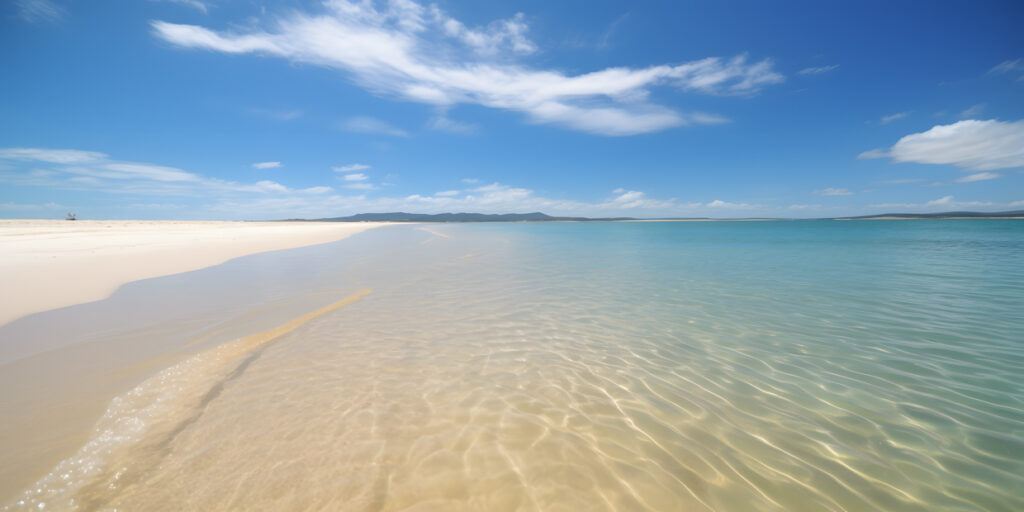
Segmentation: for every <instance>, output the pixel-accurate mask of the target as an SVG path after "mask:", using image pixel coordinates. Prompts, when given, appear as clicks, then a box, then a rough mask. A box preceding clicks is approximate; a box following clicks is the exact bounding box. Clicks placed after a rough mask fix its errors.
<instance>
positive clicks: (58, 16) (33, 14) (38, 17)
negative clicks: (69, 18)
mask: <svg viewBox="0 0 1024 512" xmlns="http://www.w3.org/2000/svg"><path fill="white" fill-rule="evenodd" d="M14 5H15V6H16V7H17V8H18V15H19V16H21V19H23V20H25V21H27V22H29V23H56V22H58V21H60V20H62V19H64V16H66V14H67V13H66V11H65V10H64V8H63V7H61V6H59V5H57V4H55V3H53V2H51V1H50V0H15V2H14Z"/></svg>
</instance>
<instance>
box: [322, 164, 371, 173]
mask: <svg viewBox="0 0 1024 512" xmlns="http://www.w3.org/2000/svg"><path fill="white" fill-rule="evenodd" d="M369 168H370V166H369V165H363V164H348V165H341V166H338V167H331V169H334V172H352V171H362V170H364V169H369Z"/></svg>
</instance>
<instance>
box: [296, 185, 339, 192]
mask: <svg viewBox="0 0 1024 512" xmlns="http://www.w3.org/2000/svg"><path fill="white" fill-rule="evenodd" d="M299 192H303V193H306V194H327V193H330V192H334V189H333V188H331V187H327V186H317V187H309V188H304V189H301V190H299Z"/></svg>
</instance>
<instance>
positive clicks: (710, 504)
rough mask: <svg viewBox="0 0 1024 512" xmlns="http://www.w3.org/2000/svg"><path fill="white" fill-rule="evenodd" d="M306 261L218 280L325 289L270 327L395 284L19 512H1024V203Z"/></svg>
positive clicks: (449, 231) (177, 392)
mask: <svg viewBox="0 0 1024 512" xmlns="http://www.w3.org/2000/svg"><path fill="white" fill-rule="evenodd" d="M304 251H305V252H299V253H296V252H293V251H287V252H285V253H280V254H278V255H276V256H275V255H262V256H261V257H260V258H257V259H252V260H247V261H240V262H233V263H234V265H236V267H231V265H232V263H229V264H228V265H226V266H225V267H226V268H220V269H209V270H208V271H204V272H207V273H208V274H207V275H208V276H216V275H221V276H223V275H224V274H225V273H229V272H232V268H234V269H235V270H234V272H237V273H238V275H239V276H242V275H245V276H248V281H249V285H248V286H254V285H253V284H252V283H253V282H260V281H261V280H265V282H266V283H273V286H269V285H267V286H264V287H263V289H268V290H272V293H271V295H270V296H273V297H275V298H276V299H277V300H279V301H281V303H284V304H290V305H292V306H290V309H289V311H292V310H295V309H296V308H298V307H299V306H301V307H302V308H305V309H303V310H302V311H299V312H298V313H294V312H293V313H290V314H289V315H288V317H287V318H280V315H277V316H275V315H273V314H270V313H267V312H266V310H265V309H264V310H261V311H264V313H263V314H260V315H255V318H256V319H259V320H260V321H259V322H256V323H257V324H259V325H262V327H260V328H261V329H269V328H270V327H273V326H274V325H278V324H283V323H285V322H287V321H288V320H290V319H291V318H293V317H298V316H299V315H300V314H302V313H307V312H308V311H313V310H316V309H318V308H320V307H323V306H325V305H327V304H330V303H334V302H335V301H337V300H340V299H343V298H345V297H350V296H352V295H353V294H354V293H356V292H358V291H359V290H364V289H372V292H370V293H369V294H367V295H364V296H361V297H360V298H358V300H355V301H354V302H352V303H351V304H349V305H347V306H345V307H343V308H341V309H337V310H335V311H331V312H327V313H324V314H322V315H320V316H318V317H316V318H311V319H309V320H308V321H307V322H305V323H303V324H302V325H297V326H294V330H292V331H290V332H288V333H284V334H282V335H280V336H278V337H272V336H268V337H266V338H265V339H263V341H261V342H259V343H247V342H246V339H249V338H243V339H242V340H240V341H227V342H224V343H221V342H219V341H218V342H216V343H212V342H210V343H208V344H207V345H202V344H200V348H199V349H197V350H196V351H194V353H190V354H189V355H188V356H187V357H186V356H182V358H181V361H180V362H178V363H176V364H175V365H174V366H172V367H170V368H168V369H167V370H164V371H162V372H159V373H155V374H154V375H153V376H152V377H150V378H148V379H146V380H144V381H142V382H141V383H139V384H138V385H137V386H136V387H134V388H133V389H132V390H131V391H128V392H125V393H122V394H121V395H120V396H118V397H117V398H116V399H114V401H113V402H111V403H110V404H109V405H108V407H107V411H106V413H105V415H103V417H102V418H100V419H99V421H98V423H97V425H96V427H95V430H94V431H93V433H92V434H90V435H89V437H88V441H87V443H86V444H85V446H84V447H83V448H81V449H80V450H79V451H78V452H77V454H75V455H73V456H71V457H70V458H68V459H67V460H65V461H64V462H63V463H61V465H59V466H58V467H57V468H56V470H54V471H53V472H52V473H50V474H49V475H48V476H46V477H43V478H42V480H40V482H39V483H37V484H36V485H34V486H32V489H31V490H30V491H27V492H25V493H22V494H20V495H19V496H16V497H15V498H14V499H13V500H12V506H11V508H12V509H20V508H21V507H22V506H24V507H26V508H27V507H32V508H38V505H39V503H45V504H46V509H47V510H51V509H56V510H63V509H72V510H73V509H81V510H113V509H118V510H181V509H191V510H224V509H233V510H462V509H466V510H644V509H649V510H744V511H746V510H865V511H867V510H922V511H925V510H1008V511H1009V510H1021V509H1024V498H1022V497H1021V495H1020V492H1019V490H1020V489H1024V477H1022V476H1021V475H1024V389H1022V388H1024V377H1022V375H1024V337H1022V336H1021V333H1022V332H1024V316H1022V315H1021V314H1020V311H1022V310H1024V263H1021V262H1022V261H1024V222H1021V221H1015V220H1006V221H1003V220H962V221H961V220H949V221H871V222H837V221H796V222H736V223H731V222H730V223H726V222H714V223H551V224H535V223H531V224H495V225H490V224H485V225H443V226H434V225H431V226H426V227H423V226H406V227H395V228H386V229H378V230H372V231H370V232H366V233H363V234H361V235H358V236H356V237H353V238H351V239H349V240H345V241H342V242H339V243H337V244H329V245H325V246H320V247H319V248H310V249H306V250H304ZM288 254H290V256H289V255H288ZM243 260H245V259H244V258H243ZM288 261H290V262H293V263H292V264H294V262H296V261H302V262H305V264H304V265H295V266H294V268H290V269H289V270H288V271H287V272H284V271H280V270H267V271H265V272H260V273H258V275H259V276H262V277H254V276H253V274H252V273H251V270H252V268H263V269H268V268H272V269H277V268H278V266H277V265H275V262H278V263H280V265H281V266H287V265H285V262H288ZM254 262H258V263H259V266H258V267H256V266H255V265H256V263H254ZM246 268H248V269H249V273H246V272H245V269H246ZM283 275H287V276H291V277H293V279H283V278H282V279H279V278H277V277H274V276H283ZM201 277H202V275H200V276H199V277H198V278H201ZM198 278H197V277H193V279H198ZM179 279H188V278H187V277H181V278H179ZM203 280H207V281H208V280H209V279H206V278H203ZM185 282H187V281H180V282H179V281H174V280H173V279H172V280H170V281H167V282H163V283H160V282H155V283H142V284H140V287H139V289H138V290H136V293H142V294H145V293H150V294H152V293H155V291H157V290H160V289H163V288H161V287H167V286H172V287H174V286H177V287H179V288H181V289H185V290H196V289H203V288H202V286H203V285H201V284H198V283H193V284H194V286H192V287H188V286H185V287H181V284H182V283H185ZM174 283H178V284H177V285H175V284H174ZM207 286H219V285H207ZM250 295H251V294H250ZM225 297H226V298H227V297H231V295H230V294H227V295H225ZM257 299H258V298H250V299H248V300H246V301H243V300H241V299H237V298H232V299H230V300H220V299H218V300H220V302H218V301H213V302H214V303H216V304H221V305H220V306H217V307H222V308H227V307H228V306H226V305H224V304H227V303H231V304H236V305H237V304H241V303H245V304H246V305H245V307H238V309H237V310H236V309H232V310H231V311H232V312H233V313H234V316H229V317H228V318H231V320H225V319H224V318H220V319H219V320H218V322H219V327H220V328H222V329H224V330H226V332H229V333H233V332H239V333H240V334H241V333H242V332H243V331H244V330H245V326H246V325H249V324H250V322H251V321H252V320H254V315H253V314H252V313H251V311H254V310H255V308H257V307H258V305H259V304H265V303H266V300H264V299H259V300H257ZM111 300H115V301H116V300H119V299H118V297H117V296H115V297H113V298H112V299H111ZM120 300H124V299H120ZM186 302H188V301H186ZM297 305H299V306H297ZM96 307H99V306H96ZM236 307H237V306H236ZM168 308H169V310H174V307H172V306H168ZM181 308H183V309H180V310H179V311H181V312H182V314H183V315H185V316H186V317H188V318H196V317H201V318H206V317H205V316H202V315H199V314H198V313H196V312H190V311H191V310H189V309H188V308H187V307H184V306H181ZM211 308H214V304H211V305H210V306H209V307H207V308H205V309H204V311H209V310H210V309H211ZM72 309H73V308H72ZM214 309H216V308H214ZM286 309H287V308H286ZM247 312H250V313H247ZM207 321H208V320H207ZM142 323H143V324H144V323H145V322H142ZM199 323H200V324H202V322H201V321H199ZM264 324H265V325H264ZM200 331H201V329H196V330H194V331H187V332H185V333H182V334H179V335H178V336H177V337H176V338H175V339H176V340H177V341H168V344H173V343H185V344H188V343H190V342H191V341H190V339H191V338H188V336H186V334H188V333H191V334H190V336H193V337H199V336H200V334H199V332H200ZM133 332H135V333H139V332H141V333H143V334H142V335H141V337H140V339H142V338H145V333H146V332H147V328H146V327H145V325H143V326H140V327H137V328H136V330H135V331H133ZM203 332H205V331H203ZM244 334H251V332H245V333H244ZM187 338H188V339H187ZM192 341H194V340H192ZM250 341H251V339H250ZM167 346H170V345H167ZM167 346H165V347H164V349H167ZM154 350H155V349H154ZM133 385H134V384H133ZM19 501H24V504H23V505H19V504H18V502H19Z"/></svg>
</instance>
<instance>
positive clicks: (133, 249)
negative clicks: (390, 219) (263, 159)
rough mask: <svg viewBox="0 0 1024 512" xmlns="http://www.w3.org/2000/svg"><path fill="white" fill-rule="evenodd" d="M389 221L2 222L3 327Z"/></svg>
mask: <svg viewBox="0 0 1024 512" xmlns="http://www.w3.org/2000/svg"><path fill="white" fill-rule="evenodd" d="M385 224H386V223H370V222H366V223H362V222H361V223H337V222H196V221H88V220H79V221H74V222H71V221H54V220H0V290H3V293H0V326H2V325H5V324H8V323H10V322H12V321H14V320H17V319H18V318H21V317H23V316H26V315H30V314H32V313H39V312H42V311H47V310H51V309H56V308H62V307H66V306H73V305H75V304H82V303H86V302H92V301H97V300H102V299H104V298H107V297H109V296H110V295H111V294H112V293H114V291H116V290H117V289H118V288H119V287H120V286H121V285H123V284H125V283H129V282H132V281H137V280H140V279H148V278H152V277H160V276H167V275H171V274H178V273H181V272H188V271H191V270H198V269H201V268H205V267H210V266H213V265H217V264H220V263H223V262H225V261H227V260H230V259H232V258H237V257H239V256H245V255H247V254H255V253H260V252H267V251H274V250H279V249H290V248H294V247H303V246H307V245H315V244H322V243H326V242H332V241H335V240H340V239H342V238H345V237H347V236H349V235H352V234H355V233H358V232H360V231H364V230H367V229H370V228H373V227H377V226H381V225H385Z"/></svg>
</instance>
